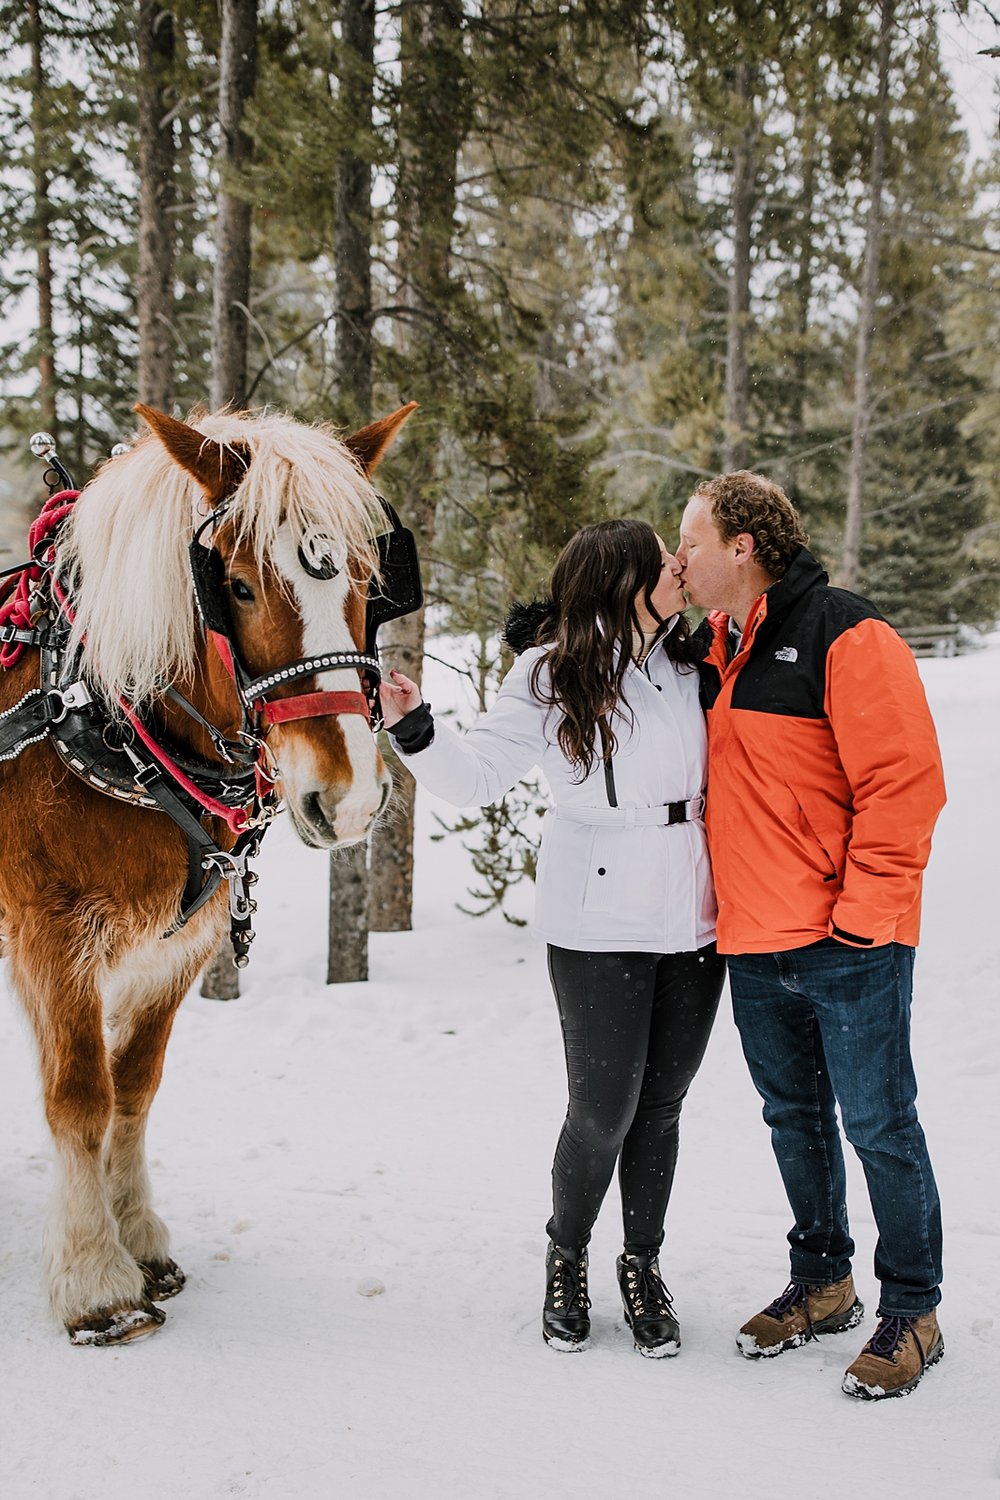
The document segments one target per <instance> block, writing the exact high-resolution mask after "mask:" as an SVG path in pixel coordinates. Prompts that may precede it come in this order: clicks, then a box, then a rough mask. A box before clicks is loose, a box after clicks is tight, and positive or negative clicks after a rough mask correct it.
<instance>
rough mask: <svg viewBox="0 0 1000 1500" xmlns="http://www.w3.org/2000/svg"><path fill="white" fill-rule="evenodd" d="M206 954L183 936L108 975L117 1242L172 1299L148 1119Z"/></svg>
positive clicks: (149, 1284)
mask: <svg viewBox="0 0 1000 1500" xmlns="http://www.w3.org/2000/svg"><path fill="white" fill-rule="evenodd" d="M207 956H208V954H207V951H206V945H205V944H204V942H203V941H202V942H200V943H199V944H198V947H197V949H196V950H194V951H192V949H191V947H190V945H186V944H184V940H183V937H182V936H181V935H180V934H177V935H175V936H174V937H172V938H169V939H164V940H160V939H157V940H156V941H155V942H154V943H152V944H148V945H145V946H143V947H142V948H139V949H135V950H133V952H132V953H131V954H130V955H129V957H128V960H127V962H126V963H124V964H122V965H121V966H120V968H119V969H118V970H117V971H116V973H115V974H114V975H113V977H112V983H111V988H112V989H113V993H114V999H113V1002H112V1014H111V1042H110V1050H111V1075H112V1080H113V1084H114V1096H115V1106H114V1117H113V1120H112V1125H111V1136H110V1140H109V1144H108V1152H107V1166H108V1178H109V1181H110V1185H111V1202H112V1208H113V1211H114V1214H115V1217H116V1218H117V1220H118V1232H119V1234H120V1236H121V1241H122V1244H123V1245H124V1246H125V1248H126V1250H128V1251H129V1253H130V1254H131V1255H132V1257H133V1259H134V1260H135V1261H137V1263H138V1265H139V1268H140V1270H141V1271H142V1273H143V1277H144V1284H145V1290H146V1295H147V1296H148V1297H149V1298H150V1299H151V1300H152V1301H156V1302H162V1301H164V1300H165V1299H166V1298H168V1297H174V1296H176V1295H177V1293H178V1292H179V1291H180V1290H181V1288H182V1287H183V1285H184V1280H185V1278H184V1272H183V1271H182V1270H181V1269H180V1267H179V1266H178V1265H177V1263H176V1261H174V1260H172V1259H171V1257H170V1254H169V1244H170V1237H169V1234H168V1231H167V1226H166V1225H165V1224H164V1222H163V1220H162V1219H161V1218H160V1217H159V1215H158V1214H157V1213H155V1212H154V1210H153V1207H152V1201H151V1199H152V1193H151V1187H150V1181H149V1173H148V1171H147V1169H146V1153H145V1137H146V1121H147V1118H148V1115H149V1110H150V1106H151V1104H152V1102H153V1098H154V1097H155V1094H156V1090H157V1088H158V1087H159V1084H160V1078H161V1076H162V1073H163V1057H164V1053H165V1051H166V1046H167V1042H168V1040H169V1038H170V1031H171V1028H172V1026H173V1020H174V1015H175V1014H176V1011H177V1007H178V1006H179V1005H180V1003H181V1001H182V999H183V998H184V995H185V993H186V992H187V990H188V988H189V987H190V985H191V984H192V983H193V982H194V979H195V977H196V976H197V973H198V970H199V969H200V968H201V965H202V964H203V963H204V961H205V958H206V957H207Z"/></svg>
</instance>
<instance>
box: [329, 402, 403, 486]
mask: <svg viewBox="0 0 1000 1500" xmlns="http://www.w3.org/2000/svg"><path fill="white" fill-rule="evenodd" d="M418 405H419V403H418V402H416V401H408V402H407V403H406V405H405V406H401V407H400V408H399V410H398V411H394V412H393V413H392V414H391V416H388V417H379V419H378V421H377V422H369V424H368V426H367V427H362V428H361V429H360V431H358V432H353V433H352V434H351V436H350V437H345V439H344V446H345V447H346V448H349V449H350V451H351V452H352V453H353V454H354V457H355V458H356V459H357V461H358V463H359V464H360V465H361V467H362V468H363V469H364V471H365V473H366V474H367V475H368V476H369V478H371V476H372V474H374V473H375V470H376V469H377V468H378V466H379V464H380V463H381V462H382V455H383V454H384V452H385V450H386V449H387V448H388V446H389V444H390V443H391V442H392V440H393V438H394V437H395V436H396V433H397V432H398V431H399V429H400V428H401V427H402V425H403V423H404V422H405V421H406V419H407V417H408V416H409V415H410V413H411V412H415V411H416V409H417V406H418Z"/></svg>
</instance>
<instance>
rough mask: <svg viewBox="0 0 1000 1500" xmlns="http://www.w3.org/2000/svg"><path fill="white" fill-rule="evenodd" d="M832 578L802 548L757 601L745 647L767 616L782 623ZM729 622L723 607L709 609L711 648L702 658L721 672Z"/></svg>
mask: <svg viewBox="0 0 1000 1500" xmlns="http://www.w3.org/2000/svg"><path fill="white" fill-rule="evenodd" d="M829 581H830V580H829V577H828V575H827V574H826V573H825V572H824V571H823V569H822V568H821V567H820V565H819V563H818V562H817V561H816V559H815V557H813V555H812V553H811V552H810V551H809V550H808V548H806V547H800V548H799V550H798V552H796V554H795V556H794V557H793V558H792V560H791V562H790V563H789V565H788V568H787V570H786V571H785V573H784V574H783V575H782V577H781V578H778V579H776V581H775V582H774V583H772V584H771V585H770V587H769V588H767V589H765V590H764V592H763V593H762V594H761V595H760V596H759V597H758V598H757V599H756V600H755V601H754V604H753V607H752V608H751V610H750V611H749V613H748V615H747V625H748V626H749V627H750V630H749V634H748V632H747V631H746V629H744V632H743V644H744V646H748V645H749V644H750V642H751V641H752V639H753V637H754V636H755V635H756V633H757V629H758V628H759V626H761V625H762V624H763V623H764V620H765V619H766V620H767V622H768V624H769V625H775V624H780V622H781V621H782V620H783V619H784V618H785V617H786V616H787V615H788V613H789V611H790V610H791V609H792V608H793V607H794V605H796V604H797V603H798V601H799V600H800V599H801V598H802V597H803V595H804V594H807V593H808V592H809V590H810V589H814V588H820V587H822V586H823V585H824V584H826V583H829ZM729 621H730V617H729V615H727V614H726V613H725V611H724V610H721V609H713V610H711V611H710V612H709V615H708V627H709V631H710V638H709V641H708V642H707V645H708V650H707V651H705V652H704V653H703V660H705V661H708V662H711V663H712V664H713V665H714V666H716V667H717V668H718V669H719V671H720V672H724V671H725V670H726V666H727V665H728V662H729V651H728V649H727V646H726V636H727V634H728V632H729Z"/></svg>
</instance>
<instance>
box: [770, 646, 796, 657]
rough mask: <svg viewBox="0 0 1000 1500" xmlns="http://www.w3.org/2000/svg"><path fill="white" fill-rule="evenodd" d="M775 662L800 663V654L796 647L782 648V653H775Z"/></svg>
mask: <svg viewBox="0 0 1000 1500" xmlns="http://www.w3.org/2000/svg"><path fill="white" fill-rule="evenodd" d="M774 659H775V661H798V659H799V653H798V652H797V651H796V649H795V647H794V646H782V647H781V650H780V651H776V652H775V653H774Z"/></svg>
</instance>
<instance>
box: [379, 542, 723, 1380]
mask: <svg viewBox="0 0 1000 1500" xmlns="http://www.w3.org/2000/svg"><path fill="white" fill-rule="evenodd" d="M683 608H684V595H683V593H682V590H681V585H680V582H679V569H678V565H677V562H676V560H675V559H674V558H673V557H671V556H670V554H669V553H668V552H667V550H666V548H665V547H664V545H663V542H662V541H661V540H660V538H659V537H658V536H657V534H656V532H655V531H654V530H653V528H652V527H651V526H648V525H647V524H646V523H645V522H644V521H634V520H624V521H601V522H598V524H597V525H594V526H587V527H585V528H584V529H583V530H582V531H580V532H578V533H577V534H576V536H574V537H573V538H572V540H571V541H570V542H568V543H567V545H566V547H565V548H564V549H563V551H562V553H561V554H560V556H559V559H558V561H557V562H556V565H555V568H554V570H553V574H552V600H551V606H550V607H545V608H543V609H541V610H540V611H538V612H537V614H538V615H540V616H543V618H538V619H537V620H536V623H537V628H536V629H534V630H533V631H531V632H530V633H529V640H528V641H522V642H517V641H512V640H511V634H512V632H511V628H510V623H508V640H509V641H510V642H511V644H512V645H513V646H514V647H515V649H517V646H518V645H519V644H521V645H525V646H526V647H527V649H525V650H523V652H522V654H521V655H520V656H519V657H518V659H517V661H516V662H515V663H514V665H513V666H512V668H511V670H510V671H509V672H508V674H507V676H506V677H505V679H504V681H503V684H502V686H501V688H500V692H499V694H498V695H497V699H496V702H495V703H494V704H493V706H492V708H491V709H490V710H489V712H488V713H486V714H484V715H483V716H482V717H481V718H480V719H479V720H478V721H477V722H476V724H474V725H473V727H472V728H471V729H470V730H469V731H468V733H467V734H465V735H464V736H462V735H458V734H456V733H455V732H454V731H452V730H451V729H450V728H448V726H447V725H442V724H437V725H436V724H435V723H434V720H433V719H432V717H431V713H430V707H429V705H428V704H425V703H422V702H421V698H420V691H419V689H418V688H417V687H416V685H415V684H414V683H413V682H411V681H410V680H409V678H407V677H404V676H403V675H402V673H400V672H392V673H391V674H390V676H391V679H392V680H391V682H385V683H383V685H382V704H383V709H384V713H385V722H386V727H387V728H389V729H390V731H391V734H392V737H393V741H394V744H395V746H396V749H397V750H398V751H399V754H400V756H401V758H402V760H403V762H404V764H405V765H406V766H407V767H408V768H409V769H410V770H411V771H412V773H413V775H414V776H415V777H416V779H417V780H418V781H419V782H420V783H421V785H422V786H425V787H427V789H428V790H429V791H431V792H434V793H435V794H436V795H437V796H439V797H444V798H445V799H446V800H448V801H450V802H452V803H454V804H455V805H456V806H459V807H469V806H474V805H479V806H481V805H484V804H486V803H490V802H494V801H496V800H497V799H498V798H500V797H502V796H503V795H504V793H505V792H507V791H509V790H510V788H511V787H512V786H513V785H514V784H515V783H516V782H517V781H518V780H519V779H520V778H521V777H522V776H524V775H525V774H526V773H527V772H528V771H529V770H530V769H531V768H532V767H534V766H539V767H540V768H541V769H542V771H543V772H544V773H545V775H546V777H547V779H548V783H549V788H550V790H551V793H552V797H553V801H554V803H555V805H554V807H552V808H550V809H549V811H548V812H547V813H546V815H545V822H544V827H543V835H542V849H541V855H540V857H539V862H538V876H537V891H536V911H535V926H536V929H537V931H538V933H539V935H540V936H542V937H544V938H545V939H546V941H547V943H548V956H549V974H550V977H551V980H552V987H553V989H554V991H555V996H556V1002H557V1004H558V1007H559V1018H560V1022H561V1024H562V1034H563V1043H564V1047H565V1052H566V1071H567V1077H568V1082H569V1107H568V1110H567V1114H566V1119H565V1122H564V1124H563V1127H562V1132H561V1134H560V1137H559V1141H558V1144H557V1146H556V1152H555V1160H554V1163H553V1167H552V1185H553V1209H552V1218H551V1219H550V1220H549V1223H548V1226H547V1227H548V1234H549V1240H550V1244H549V1249H548V1255H547V1258H546V1289H545V1305H544V1310H543V1313H542V1335H543V1337H544V1338H545V1340H546V1342H547V1343H548V1344H549V1345H550V1346H551V1347H552V1348H554V1349H568V1350H577V1349H583V1348H585V1347H586V1346H587V1343H588V1341H589V1337H590V1319H589V1316H588V1309H589V1307H590V1300H589V1298H588V1295H587V1244H588V1242H589V1240H590V1234H591V1230H592V1228H593V1226H594V1222H595V1220H596V1218H597V1214H598V1210H599V1209H600V1206H601V1203H602V1201H603V1199H604V1196H605V1193H606V1192H607V1189H608V1186H609V1184H610V1181H611V1177H612V1174H613V1172H614V1168H615V1163H616V1162H617V1163H618V1167H619V1180H620V1184H621V1197H622V1210H623V1217H624V1228H625V1244H624V1250H623V1253H622V1255H621V1257H620V1258H619V1260H618V1268H617V1269H618V1281H619V1286H620V1288H621V1293H622V1300H623V1303H624V1308H625V1319H626V1322H627V1323H628V1325H629V1327H630V1328H631V1330H632V1335H633V1338H634V1341H635V1346H636V1348H637V1349H638V1350H639V1352H640V1354H644V1355H646V1356H649V1357H652V1358H658V1357H661V1356H663V1355H672V1354H676V1353H677V1352H678V1350H679V1348H680V1329H679V1327H678V1323H677V1319H676V1316H675V1314H674V1309H673V1304H672V1301H671V1297H670V1293H669V1292H668V1291H667V1288H666V1286H665V1285H664V1283H663V1280H662V1278H661V1276H660V1272H659V1265H658V1252H659V1249H660V1245H661V1244H662V1241H663V1221H664V1216H665V1213H666V1208H667V1201H668V1199H669V1197H670V1189H671V1185H672V1182H673V1176H674V1167H675V1164H676V1160H677V1138H678V1119H679V1116H680V1111H681V1105H682V1103H683V1100H684V1096H685V1094H686V1093H687V1090H688V1087H689V1085H690V1083H691V1081H692V1079H693V1078H694V1075H695V1073H696V1072H697V1070H698V1066H699V1064H700V1062H701V1059H702V1056H703V1054H704V1051H705V1047H706V1044H707V1042H708V1035H709V1032H710V1030H711V1027H712V1022H713V1020H714V1018H715V1012H716V1007H717V1005H718V1001H719V991H720V989H721V987H722V980H723V972H724V963H723V960H722V959H720V958H719V957H718V955H717V954H716V951H715V943H714V938H715V925H714V924H715V899H714V896H713V893H712V885H711V875H710V871H709V863H708V852H707V847H706V843H705V828H704V823H703V821H702V812H703V807H704V798H703V796H702V790H703V788H704V785H705V761H706V736H705V725H704V720H703V716H702V713H701V709H700V706H699V702H698V678H697V675H696V673H695V671H694V670H693V669H692V667H691V666H690V665H689V663H688V659H687V650H686V646H687V633H688V632H687V621H686V620H685V619H683V618H682V616H681V611H682V609H683ZM529 613H530V612H529ZM521 618H522V625H523V623H524V612H523V611H522V617H521ZM536 641H537V642H540V643H541V644H534V642H536Z"/></svg>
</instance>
